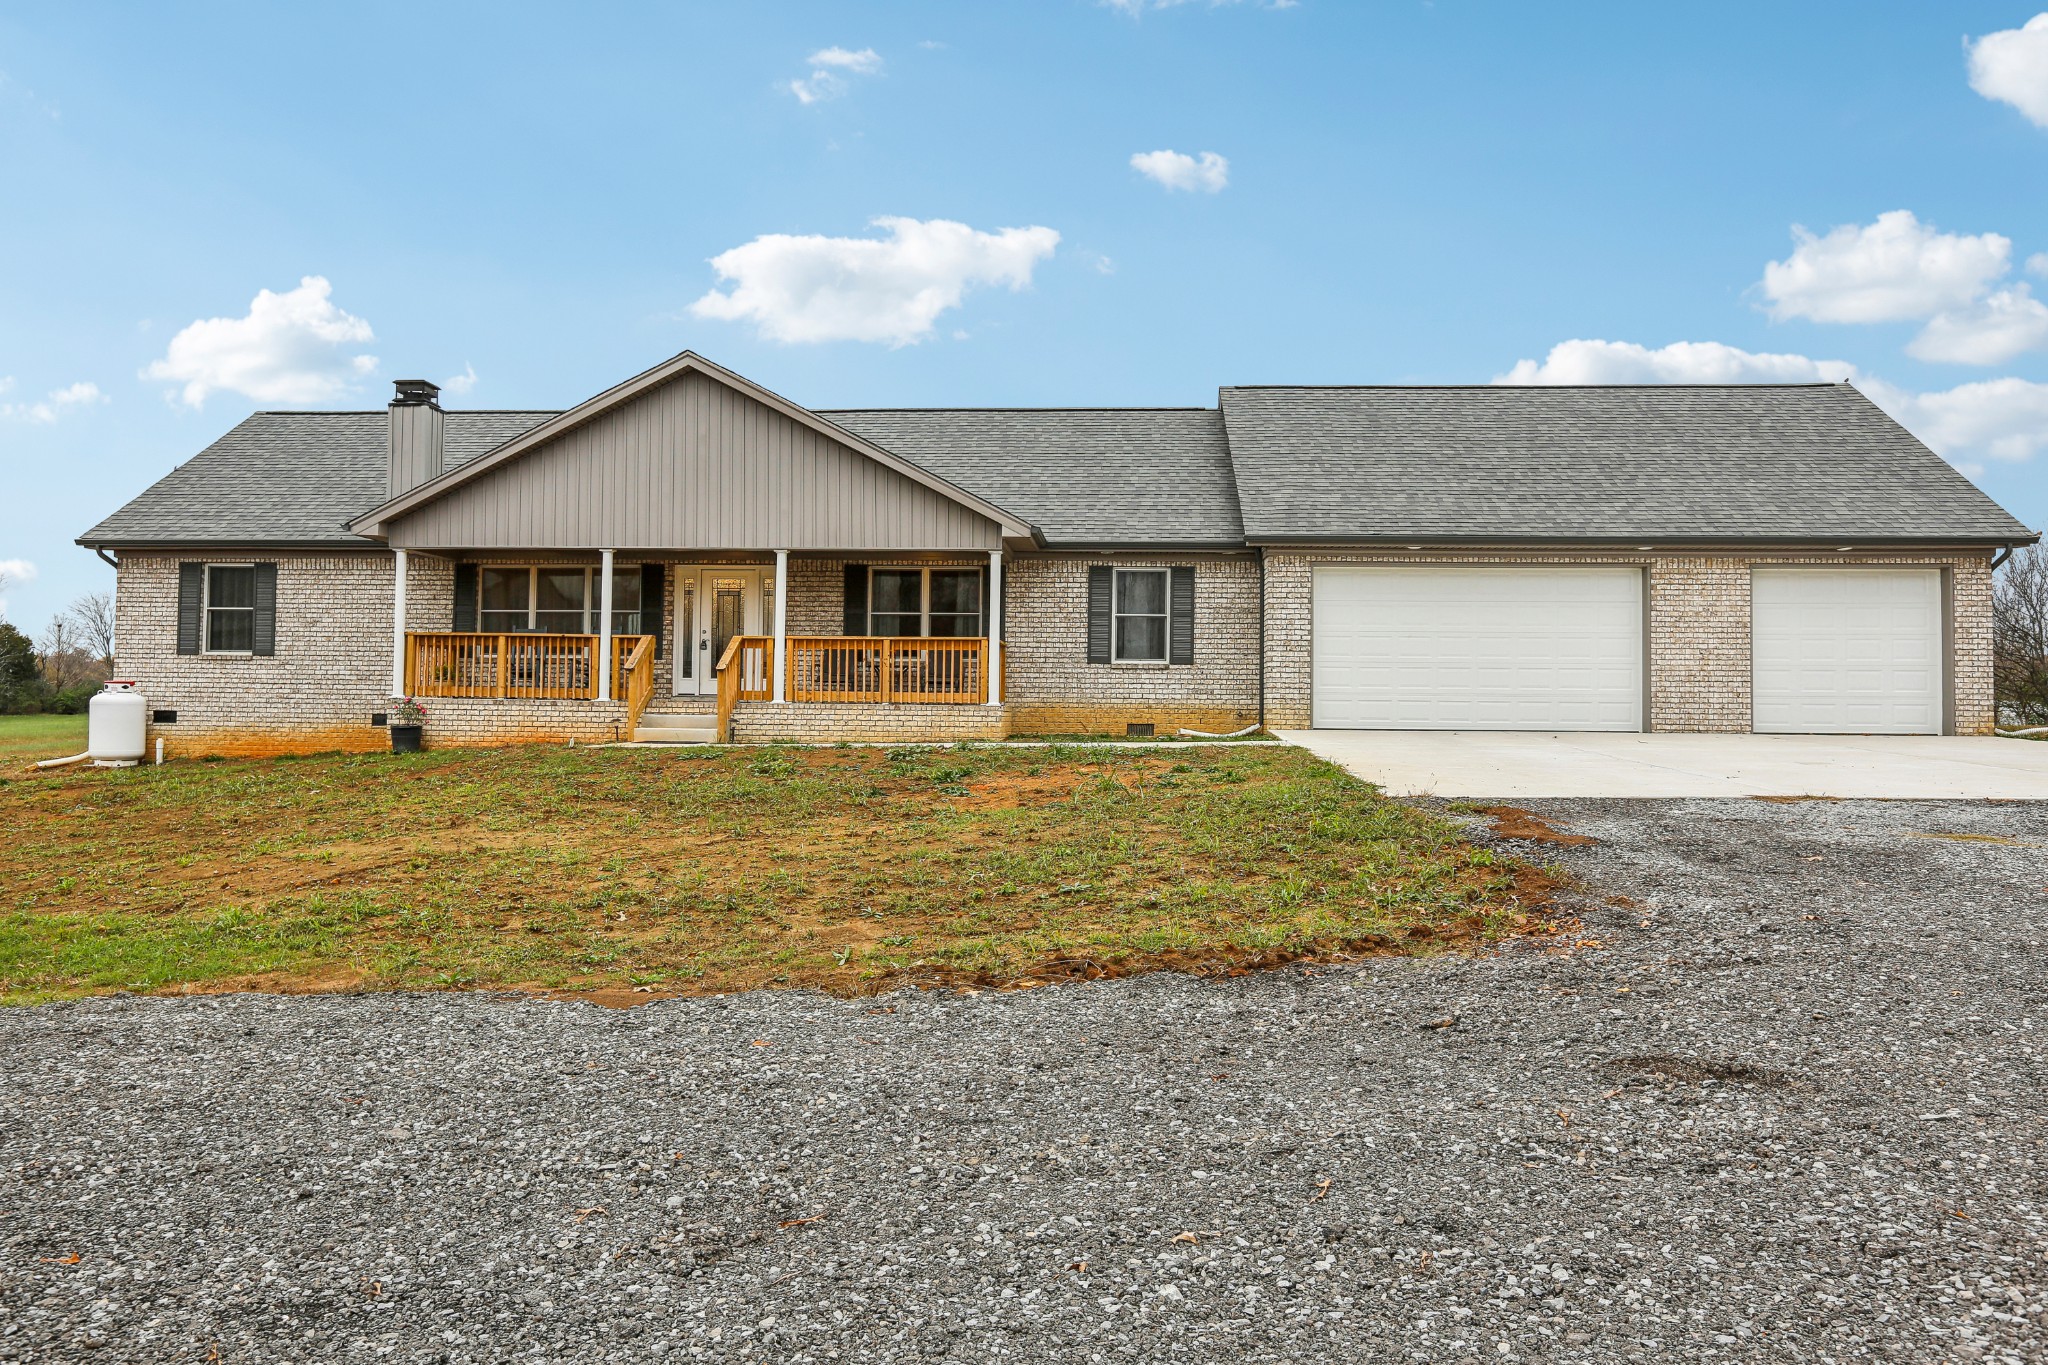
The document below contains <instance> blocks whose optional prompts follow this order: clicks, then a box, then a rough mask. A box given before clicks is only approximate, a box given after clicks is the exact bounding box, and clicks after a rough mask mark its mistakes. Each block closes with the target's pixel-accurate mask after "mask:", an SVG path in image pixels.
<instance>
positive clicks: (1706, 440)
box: [1222, 384, 2032, 542]
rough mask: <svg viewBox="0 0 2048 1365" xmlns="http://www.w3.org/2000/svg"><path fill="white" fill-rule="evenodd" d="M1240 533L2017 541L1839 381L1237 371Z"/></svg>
mask: <svg viewBox="0 0 2048 1365" xmlns="http://www.w3.org/2000/svg"><path fill="white" fill-rule="evenodd" d="M1222 407H1223V419H1224V424H1225V427H1226V428H1227V430H1228V432H1229V441H1230V454H1231V460H1232V463H1233V466H1234V468H1235V470H1236V476H1237V488H1238V500H1239V503H1240V505H1241V506H1242V508H1243V511H1244V525H1245V534H1246V536H1247V537H1248V538H1249V539H1250V540H1252V541H1255V542H1260V541H1281V540H1330V541H1346V540H1377V539H1394V538H1401V537H1410V536H1412V537H1416V538H1420V539H1499V540H1516V539H1580V540H1604V539H1621V538H1627V539H1636V538H1642V539H1645V540H1649V539H1651V538H1655V539H1659V540H1674V539H1696V540H1706V539H1724V540H1725V539H1759V538H1764V539H1785V540H1801V539H1819V538H1825V539H1840V540H1843V541H1844V542H1853V541H1856V540H1864V541H1869V540H1876V539H1911V540H1948V541H1958V540H1962V541H1968V540H2024V539H2028V538H2030V537H2031V534H2032V533H2031V532H2029V531H2028V530H2027V529H2026V528H2025V527H2024V526H2022V525H2020V523H2019V522H2018V521H2016V520H2014V519H2013V517H2012V516H2011V515H2010V514H2009V513H2007V512H2006V511H2005V510H2004V509H2003V508H2001V507H2000V506H1998V504H1997V503H1995V502H1993V501H1992V500H1991V499H1990V498H1988V497H1986V496H1985V495H1984V494H1983V493H1981V492H1979V491H1978V490H1977V488H1976V487H1975V486H1974V485H1972V484H1971V483H1970V481H1969V480H1967V479H1965V478H1964V477H1963V476H1962V475H1961V474H1959V473H1957V472H1956V471H1955V470H1954V469H1953V468H1952V467H1950V466H1949V465H1948V463H1947V462H1945V461H1944V460H1942V459H1941V458H1940V457H1939V456H1937V455H1936V454H1934V452H1932V451H1931V450H1929V449H1928V448H1927V447H1926V446H1924V445H1922V444H1921V443H1920V442H1919V441H1917V440H1915V439H1914V438H1913V437H1912V436H1911V435H1910V434H1909V433H1907V432H1906V431H1905V430H1904V429H1903V428H1901V427H1900V426H1899V425H1898V424H1897V423H1896V422H1894V421H1892V419H1891V418H1890V417H1888V416H1886V415H1885V413H1884V412H1883V411H1882V410H1881V409H1879V408H1878V407H1877V406H1876V405H1875V404H1874V403H1872V402H1871V401H1870V400H1869V399H1867V398H1865V397H1864V396H1863V395H1862V394H1860V393H1858V392H1856V390H1855V389H1853V388H1851V387H1849V386H1848V385H1846V384H1802V385H1755V384H1747V385H1711V386H1708V385H1703V386H1675V385H1674V386H1633V387H1587V388H1521V387H1510V386H1495V385H1484V386H1472V387H1447V388H1286V387H1271V388H1267V387H1259V388H1226V389H1224V390H1223V391H1222Z"/></svg>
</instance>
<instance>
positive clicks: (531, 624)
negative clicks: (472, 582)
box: [476, 564, 652, 637]
mask: <svg viewBox="0 0 2048 1365" xmlns="http://www.w3.org/2000/svg"><path fill="white" fill-rule="evenodd" d="M576 567H577V566H576V565H574V564H479V565H478V566H477V579H476V628H477V633H478V634H480V635H495V634H498V632H497V631H496V630H493V629H491V628H490V627H488V626H486V625H485V624H484V616H485V615H486V613H488V614H489V615H492V616H504V615H506V614H507V613H506V612H505V611H499V610H494V609H492V608H488V607H486V606H484V579H483V576H484V574H485V573H486V572H487V571H495V572H497V573H508V572H513V571H516V570H519V569H524V570H526V626H525V629H524V630H523V631H507V632H505V633H506V634H508V635H518V634H529V635H530V634H538V633H539V632H538V631H537V630H536V629H535V628H536V627H537V626H538V625H539V624H540V571H541V570H542V569H546V570H547V571H548V572H550V573H558V572H560V571H562V570H563V569H573V568H576ZM628 567H631V568H634V569H638V568H639V567H640V566H638V565H631V566H628V565H619V564H615V565H613V566H612V595H613V602H614V606H613V608H612V615H614V616H639V617H640V627H641V628H640V630H639V631H638V632H637V633H638V634H641V635H647V634H651V633H652V632H650V631H648V630H647V616H646V612H647V604H646V603H645V602H642V603H641V604H640V605H639V606H637V607H632V608H629V609H621V608H620V607H618V606H617V605H616V602H617V598H618V591H619V584H621V583H623V582H626V581H628V580H631V581H633V582H636V583H637V582H638V581H640V580H639V576H638V574H637V573H633V574H628V573H624V572H622V570H624V569H625V568H628ZM602 572H603V570H602V568H600V567H597V566H584V568H583V629H582V630H572V631H557V630H551V631H548V632H547V633H548V634H549V635H596V634H597V633H598V629H597V628H598V625H599V621H598V618H599V617H600V616H601V615H603V613H604V604H603V602H602V601H601V600H600V599H599V597H598V595H597V594H598V592H599V591H600V590H601V589H602V588H603V586H604V585H603V584H602V583H600V582H598V581H597V577H598V575H599V574H600V573H602ZM549 610H550V611H551V612H552V611H554V610H555V608H549ZM561 610H563V611H567V610H568V608H567V607H564V608H561ZM635 633H636V632H634V631H630V630H614V631H613V632H612V634H613V636H614V637H617V636H620V635H632V634H635Z"/></svg>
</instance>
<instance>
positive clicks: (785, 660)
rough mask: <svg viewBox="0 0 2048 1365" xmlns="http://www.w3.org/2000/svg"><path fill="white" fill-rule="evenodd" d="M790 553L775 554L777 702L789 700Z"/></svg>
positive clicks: (782, 551) (777, 552)
mask: <svg viewBox="0 0 2048 1365" xmlns="http://www.w3.org/2000/svg"><path fill="white" fill-rule="evenodd" d="M788 677H789V551H787V550H777V551H776V552H775V700H776V701H777V702H778V703H780V702H785V701H788V700H789V691H788V687H789V682H788Z"/></svg>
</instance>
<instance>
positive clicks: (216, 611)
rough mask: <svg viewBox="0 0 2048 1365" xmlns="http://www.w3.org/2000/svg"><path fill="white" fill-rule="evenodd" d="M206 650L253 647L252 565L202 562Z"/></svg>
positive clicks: (245, 651)
mask: <svg viewBox="0 0 2048 1365" xmlns="http://www.w3.org/2000/svg"><path fill="white" fill-rule="evenodd" d="M205 610H206V652H207V653H208V654H248V653H251V652H253V651H254V650H255V648H256V566H255V565H254V564H209V565H207V566H206V608H205Z"/></svg>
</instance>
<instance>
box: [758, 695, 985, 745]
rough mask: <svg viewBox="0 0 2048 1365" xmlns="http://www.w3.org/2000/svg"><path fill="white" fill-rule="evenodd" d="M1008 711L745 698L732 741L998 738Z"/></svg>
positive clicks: (798, 741) (904, 704)
mask: <svg viewBox="0 0 2048 1365" xmlns="http://www.w3.org/2000/svg"><path fill="white" fill-rule="evenodd" d="M1009 732H1010V726H1009V717H1008V715H1007V714H1006V708H1004V707H1001V706H982V705H974V704H972V703H970V704H967V705H935V704H930V703H915V702H907V703H902V704H899V705H894V706H889V705H880V704H874V705H870V704H865V703H842V702H815V701H792V702H784V703H781V704H780V705H778V704H777V703H775V702H772V701H746V702H741V703H739V704H738V705H737V706H735V707H734V708H733V712H732V742H733V743H735V744H773V743H775V742H777V741H778V740H779V741H783V742H787V743H833V742H836V741H840V740H846V741H879V742H881V743H898V742H903V743H908V742H913V741H920V740H922V741H928V742H931V741H945V742H952V741H958V740H969V739H1001V738H1003V737H1004V736H1005V735H1007V734H1009Z"/></svg>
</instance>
